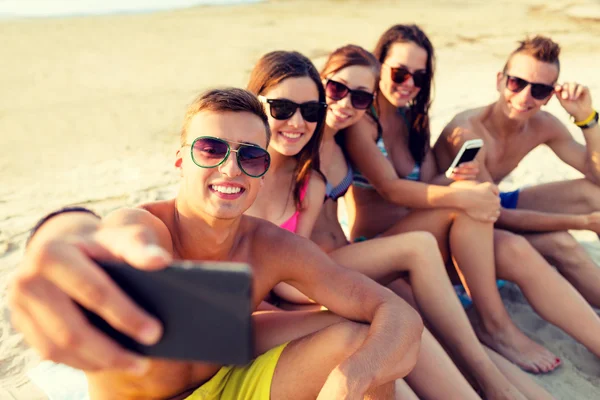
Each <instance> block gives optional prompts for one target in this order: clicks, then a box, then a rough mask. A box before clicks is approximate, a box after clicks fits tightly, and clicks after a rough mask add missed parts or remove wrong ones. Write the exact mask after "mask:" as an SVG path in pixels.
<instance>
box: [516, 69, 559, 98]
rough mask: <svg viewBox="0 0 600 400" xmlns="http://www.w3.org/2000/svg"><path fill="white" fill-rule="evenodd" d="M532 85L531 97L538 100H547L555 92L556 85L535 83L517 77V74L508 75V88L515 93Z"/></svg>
mask: <svg viewBox="0 0 600 400" xmlns="http://www.w3.org/2000/svg"><path fill="white" fill-rule="evenodd" d="M528 85H531V97H533V98H534V99H536V100H545V99H546V98H548V96H550V95H551V94H552V93H554V85H546V84H543V83H533V82H529V81H526V80H525V79H521V78H517V77H516V76H511V75H506V88H507V89H508V90H510V91H511V92H513V93H519V92H520V91H521V90H523V89H525V88H526V87H527V86H528Z"/></svg>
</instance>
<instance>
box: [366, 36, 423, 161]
mask: <svg viewBox="0 0 600 400" xmlns="http://www.w3.org/2000/svg"><path fill="white" fill-rule="evenodd" d="M406 42H413V43H414V44H416V45H417V46H419V47H421V48H422V49H423V50H425V51H426V52H427V65H426V70H425V72H426V73H427V77H428V79H427V81H426V82H425V85H424V86H423V87H422V88H421V90H420V91H419V93H418V94H417V97H415V99H414V100H413V101H412V102H411V104H410V105H409V118H410V120H411V121H412V123H411V125H410V126H409V127H408V128H409V134H408V148H409V150H410V154H411V155H412V157H413V159H414V160H415V162H416V163H417V164H421V163H422V162H423V159H424V158H425V154H426V153H427V150H429V146H430V143H429V140H430V136H431V134H430V131H429V108H430V107H431V101H432V92H433V72H434V68H435V54H434V51H433V45H432V44H431V42H430V41H429V38H428V37H427V35H425V32H423V30H421V28H419V27H418V26H417V25H394V26H392V27H391V28H389V29H388V30H387V31H385V32H384V33H383V35H381V37H380V38H379V41H378V42H377V46H375V51H373V54H374V55H375V57H377V59H378V60H379V62H381V63H383V62H384V61H385V58H386V57H387V54H388V51H389V50H390V47H391V46H392V45H393V44H395V43H406Z"/></svg>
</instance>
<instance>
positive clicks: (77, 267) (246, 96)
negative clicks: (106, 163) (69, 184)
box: [10, 89, 423, 400]
mask: <svg viewBox="0 0 600 400" xmlns="http://www.w3.org/2000/svg"><path fill="white" fill-rule="evenodd" d="M269 136H270V132H269V127H268V123H267V117H266V115H265V113H264V111H263V107H262V104H261V103H260V102H259V101H258V100H257V99H256V97H254V96H253V95H252V94H251V93H249V92H247V91H245V90H241V89H223V90H212V91H209V92H207V93H205V94H203V95H201V96H200V97H198V98H197V99H196V101H195V102H194V103H192V105H191V106H190V107H189V108H188V111H187V114H186V116H185V120H184V126H183V130H182V135H181V148H180V150H179V151H178V152H177V157H176V160H175V166H176V168H178V169H179V171H180V175H181V185H180V188H179V193H178V194H177V197H176V198H175V199H172V200H168V201H158V202H153V203H148V204H144V205H142V206H140V207H139V208H133V209H120V210H117V211H115V212H113V213H111V214H110V215H108V216H107V217H105V218H103V219H99V218H98V217H97V216H95V215H93V214H91V213H89V212H86V211H85V210H83V211H82V210H69V212H62V213H58V214H56V215H54V216H52V217H51V218H49V219H46V220H45V222H43V224H41V225H40V226H39V229H37V231H36V232H35V233H34V235H33V237H32V238H31V241H30V242H29V245H28V247H27V251H26V254H25V258H24V261H23V264H22V266H21V267H20V269H19V271H18V274H17V276H16V278H15V279H14V281H13V282H12V285H11V291H10V303H11V309H12V319H13V323H14V325H15V327H16V328H17V329H18V330H20V331H21V332H23V334H24V335H25V338H26V340H27V341H28V343H29V344H30V345H31V346H33V347H34V348H36V349H37V350H38V351H39V352H40V353H41V354H42V356H44V357H45V358H50V359H52V360H54V361H56V362H61V363H64V364H67V365H70V366H73V367H75V368H79V369H82V370H84V371H86V374H87V377H88V382H89V390H90V395H91V397H92V398H93V399H141V398H143V399H166V398H177V399H184V398H189V399H204V398H210V399H213V398H227V399H230V398H231V399H233V398H236V399H261V400H262V399H269V398H271V399H291V398H293V399H303V398H306V399H314V398H316V397H318V398H319V399H362V398H363V396H364V395H365V394H370V395H372V396H373V398H392V397H391V396H393V385H394V380H395V379H397V378H400V377H403V376H405V375H406V374H407V373H408V372H409V371H410V370H411V369H412V368H413V366H414V364H415V362H416V358H417V354H418V351H419V342H420V338H421V332H422V328H423V326H422V322H421V320H420V318H419V316H418V314H417V313H416V312H415V311H414V310H412V309H411V308H410V306H408V304H406V303H405V302H403V301H402V300H401V299H400V298H399V297H398V296H396V295H394V294H393V293H392V292H391V291H389V290H388V289H385V288H384V287H383V286H380V285H378V284H376V283H375V282H374V281H372V280H370V279H368V278H367V277H366V276H364V275H361V274H358V273H356V272H353V271H350V270H347V269H344V268H342V267H340V266H338V265H336V264H335V263H333V262H332V261H331V259H330V258H329V257H328V256H327V255H326V254H325V253H323V252H322V251H321V250H320V249H319V248H318V247H317V246H316V245H314V244H313V243H312V242H310V241H309V240H307V239H304V238H301V237H299V236H296V235H294V234H292V233H289V232H286V231H283V230H282V229H280V228H279V227H276V226H275V225H273V224H271V223H269V222H267V221H264V220H260V219H257V218H253V217H249V216H245V215H243V213H244V211H245V210H246V209H248V208H249V207H250V205H251V204H252V202H253V201H254V199H255V198H256V195H257V193H258V190H259V188H260V187H261V185H262V176H263V175H264V174H265V173H266V172H267V170H268V168H269V161H270V160H269V155H268V153H267V151H266V150H265V149H266V147H267V145H268V142H269ZM94 259H106V260H121V261H125V262H127V263H129V264H130V265H132V266H134V267H136V268H138V269H141V270H160V269H162V268H164V267H165V266H167V265H168V264H169V263H170V262H171V260H173V259H182V260H192V261H200V260H201V261H233V262H241V263H247V264H249V265H251V266H252V286H253V290H252V304H253V309H256V308H257V307H258V305H259V304H260V303H261V301H262V299H264V298H265V296H267V294H268V293H269V291H270V290H271V289H272V288H273V287H274V286H275V285H276V284H277V283H279V282H287V283H289V284H291V285H292V286H294V287H296V288H298V289H299V290H300V291H302V293H305V294H307V295H308V296H309V297H310V298H312V299H315V300H316V301H318V302H319V303H320V304H323V305H324V306H326V307H327V308H328V309H329V310H330V311H331V313H329V312H317V313H312V314H310V315H309V314H303V313H266V314H261V315H255V318H254V319H255V337H256V347H257V349H256V350H257V354H261V355H260V356H258V358H256V359H255V360H254V361H253V363H251V364H250V365H248V366H246V367H235V366H222V365H218V364H215V363H206V362H191V361H181V360H180V361H177V360H172V359H170V360H168V359H160V358H143V357H141V356H140V355H139V354H135V353H132V352H130V351H127V350H125V349H124V348H123V347H121V346H119V345H118V344H117V343H116V342H115V341H113V340H111V339H110V338H109V337H108V336H106V335H105V334H103V333H102V332H101V331H100V330H98V329H96V328H95V327H94V326H92V325H91V324H90V322H89V321H88V320H87V318H86V317H85V316H84V314H83V313H82V311H81V309H80V308H79V307H77V305H76V304H74V302H77V303H79V304H80V305H81V306H83V307H85V308H87V309H89V310H91V311H92V312H94V313H96V314H97V315H99V316H100V317H101V318H102V319H104V320H105V321H106V322H107V323H108V324H109V325H110V326H112V327H113V328H114V329H116V330H117V331H120V332H122V333H124V334H126V335H128V336H130V337H132V338H134V339H136V340H137V341H138V342H140V343H142V344H147V345H151V344H153V343H156V342H157V341H159V339H160V337H161V335H162V331H163V327H162V326H161V324H160V323H159V322H158V321H157V320H156V319H155V318H153V317H151V316H150V315H149V314H148V313H147V312H145V311H144V310H143V309H142V308H140V307H139V306H138V305H137V304H135V303H134V302H133V301H132V300H131V299H130V298H129V297H128V295H127V293H124V292H123V291H122V290H121V289H120V288H119V287H118V286H117V285H116V284H115V282H114V281H113V280H111V279H110V278H109V275H107V273H106V272H105V270H103V269H102V268H100V267H99V266H98V264H96V263H95V262H94ZM188 290H189V285H188ZM199 290H201V289H199ZM220 294H221V296H219V297H216V298H215V299H219V298H222V294H223V293H220ZM215 301H217V300H215ZM181 312H184V313H185V312H187V313H190V315H191V314H192V313H194V309H193V308H190V309H186V310H181ZM354 321H356V322H354ZM206 329H211V327H210V326H207V327H206ZM213 329H214V328H213ZM224 333H225V332H224ZM201 337H202V335H199V336H198V337H197V338H196V340H198V341H199V340H201ZM186 345H187V346H189V347H190V348H191V347H193V346H194V345H198V346H202V345H203V346H206V345H207V344H206V343H194V340H190V341H189V343H186ZM208 345H210V343H209V344H208Z"/></svg>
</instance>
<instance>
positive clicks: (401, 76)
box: [384, 64, 428, 88]
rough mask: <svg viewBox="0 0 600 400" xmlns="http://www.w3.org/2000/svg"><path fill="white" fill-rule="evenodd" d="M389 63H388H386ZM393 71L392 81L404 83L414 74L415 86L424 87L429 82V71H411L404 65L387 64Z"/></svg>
mask: <svg viewBox="0 0 600 400" xmlns="http://www.w3.org/2000/svg"><path fill="white" fill-rule="evenodd" d="M384 65H387V64H384ZM387 66H388V67H389V68H390V71H391V75H390V76H391V78H392V81H394V82H395V83H404V82H406V81H407V80H408V78H410V77H411V76H412V78H413V82H414V83H415V87H418V88H422V87H424V86H425V85H426V84H427V81H428V78H427V72H426V71H415V72H410V71H409V70H408V68H406V67H404V66H400V67H392V66H391V65H387Z"/></svg>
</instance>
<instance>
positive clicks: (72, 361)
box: [9, 226, 171, 374]
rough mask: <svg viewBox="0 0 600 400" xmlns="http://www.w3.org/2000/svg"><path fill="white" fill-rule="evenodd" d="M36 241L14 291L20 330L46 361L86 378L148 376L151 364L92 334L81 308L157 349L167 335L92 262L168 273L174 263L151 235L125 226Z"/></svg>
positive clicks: (11, 299) (12, 296)
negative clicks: (97, 374)
mask: <svg viewBox="0 0 600 400" xmlns="http://www.w3.org/2000/svg"><path fill="white" fill-rule="evenodd" d="M42 229H43V228H42ZM35 239H36V238H35V237H34V239H33V240H32V242H31V243H30V245H29V247H28V249H27V251H26V254H25V257H24V260H23V262H22V265H21V266H20V268H19V271H18V272H17V274H16V276H15V278H14V280H13V281H12V282H11V285H10V288H9V303H10V308H11V311H12V322H13V325H14V327H15V328H16V329H17V330H19V331H21V332H22V333H23V335H24V336H25V340H26V341H27V343H29V345H31V346H32V347H33V348H35V349H36V350H37V351H38V352H39V353H40V354H41V356H42V357H43V358H46V359H50V360H53V361H55V362H60V363H64V364H67V365H70V366H72V367H75V368H79V369H82V370H85V371H96V370H101V369H119V370H123V371H127V372H130V373H134V374H143V373H144V372H145V370H146V369H147V368H148V362H147V360H146V359H144V358H142V357H140V356H138V355H136V354H133V353H131V352H129V351H126V350H124V349H122V348H121V347H120V346H119V345H117V344H116V343H115V342H114V341H112V340H111V339H109V338H108V337H107V336H106V335H104V334H103V333H101V332H100V331H98V330H97V329H95V328H94V327H92V325H90V323H89V322H88V320H87V318H86V317H85V316H84V314H83V313H82V312H81V310H80V309H79V307H77V305H76V304H75V302H77V303H79V304H80V305H82V306H83V307H85V308H87V309H89V310H91V311H93V312H94V313H96V314H98V315H99V316H100V317H102V318H103V319H104V320H106V321H107V322H108V323H109V324H110V325H111V326H112V327H114V328H115V329H117V330H118V331H120V332H123V333H125V334H126V335H128V336H131V337H133V338H134V339H136V340H138V341H139V342H141V343H144V344H153V343H155V342H157V341H158V340H159V338H160V336H161V334H162V327H161V325H160V323H159V321H157V320H156V319H155V318H153V317H151V316H150V315H149V314H148V313H146V312H145V311H144V310H142V309H141V308H140V307H139V306H137V305H136V304H135V303H134V302H133V301H132V300H131V299H129V298H128V297H127V295H126V294H125V293H123V291H121V290H120V288H119V287H118V286H117V285H116V284H115V283H114V282H113V281H112V280H111V279H110V277H109V276H108V275H107V274H106V273H105V272H104V271H103V270H102V269H101V268H100V267H99V266H98V265H97V264H96V263H94V261H93V259H107V260H122V261H125V262H127V263H129V264H131V265H133V266H135V267H137V268H141V269H158V268H162V267H164V266H166V265H167V264H168V263H169V262H170V259H171V257H170V255H169V254H168V253H167V252H166V251H165V250H163V249H162V248H161V247H159V246H157V245H156V244H155V243H156V242H155V241H154V240H153V234H152V232H149V230H148V229H147V228H144V227H141V226H126V227H117V228H100V229H98V230H97V231H94V232H93V233H90V234H88V235H76V236H75V235H71V236H69V235H65V236H64V237H61V238H60V239H50V240H37V241H36V240H35Z"/></svg>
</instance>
